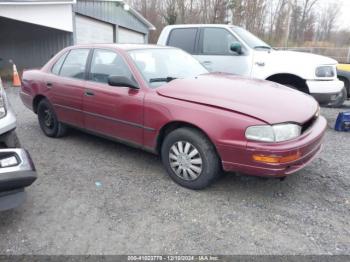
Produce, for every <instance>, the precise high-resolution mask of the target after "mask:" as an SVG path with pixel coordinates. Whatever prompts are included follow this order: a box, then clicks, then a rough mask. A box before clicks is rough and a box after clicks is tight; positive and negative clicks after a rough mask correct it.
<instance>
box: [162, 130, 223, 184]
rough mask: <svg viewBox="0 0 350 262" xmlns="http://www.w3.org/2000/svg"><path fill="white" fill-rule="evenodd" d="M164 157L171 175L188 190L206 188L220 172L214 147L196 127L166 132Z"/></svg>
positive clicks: (218, 160)
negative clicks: (167, 133)
mask: <svg viewBox="0 0 350 262" xmlns="http://www.w3.org/2000/svg"><path fill="white" fill-rule="evenodd" d="M161 156H162V161H163V164H164V166H165V168H166V170H167V172H168V174H169V175H170V177H171V178H172V179H173V180H174V181H175V182H176V183H178V184H179V185H181V186H183V187H186V188H189V189H194V190H199V189H204V188H206V187H208V186H209V185H211V184H212V183H213V182H214V181H215V180H216V179H217V178H218V177H219V176H220V174H221V164H220V159H219V157H218V155H217V153H216V149H215V147H214V146H213V144H212V143H211V142H210V141H209V140H208V139H207V138H206V137H205V136H204V135H203V134H202V133H201V132H200V131H198V130H196V129H193V128H179V129H177V130H175V131H173V132H171V133H170V134H169V135H167V136H166V138H165V140H164V142H163V144H162V149H161Z"/></svg>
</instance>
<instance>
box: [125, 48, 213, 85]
mask: <svg viewBox="0 0 350 262" xmlns="http://www.w3.org/2000/svg"><path fill="white" fill-rule="evenodd" d="M129 54H130V56H131V58H132V59H133V60H134V62H135V64H136V66H137V67H138V69H139V70H140V72H141V74H142V75H143V77H144V78H145V80H146V81H147V82H148V83H149V85H150V86H151V87H159V86H161V85H164V84H165V83H168V82H170V81H172V80H174V79H178V78H190V77H196V76H198V75H201V74H205V73H208V70H207V69H205V68H204V67H203V66H202V65H201V64H200V63H199V62H198V61H197V60H196V59H195V58H193V57H192V56H191V55H189V54H187V53H185V52H184V51H182V50H179V49H171V48H154V49H151V48H150V49H141V50H132V51H129Z"/></svg>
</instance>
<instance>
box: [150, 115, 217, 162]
mask: <svg viewBox="0 0 350 262" xmlns="http://www.w3.org/2000/svg"><path fill="white" fill-rule="evenodd" d="M183 127H188V128H193V129H196V130H198V131H199V132H201V133H202V134H203V135H204V136H205V137H206V138H207V139H208V140H209V141H210V143H212V145H213V146H214V148H215V150H216V154H217V156H218V157H219V159H220V161H221V158H220V155H219V154H218V151H217V148H216V146H215V143H214V142H213V140H212V139H211V138H210V137H209V135H208V134H207V133H206V132H204V130H203V129H202V128H200V127H198V126H196V125H194V124H192V123H188V122H186V121H172V122H169V123H167V124H165V125H164V126H163V127H162V128H161V129H160V131H159V132H158V136H157V144H156V152H157V153H158V154H160V151H161V148H162V144H163V141H164V139H165V137H166V136H167V135H168V134H170V133H171V132H172V131H174V130H176V129H179V128H183Z"/></svg>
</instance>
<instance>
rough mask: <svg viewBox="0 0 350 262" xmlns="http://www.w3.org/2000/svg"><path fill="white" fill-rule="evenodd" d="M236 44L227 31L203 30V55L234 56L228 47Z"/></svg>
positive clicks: (220, 29)
mask: <svg viewBox="0 0 350 262" xmlns="http://www.w3.org/2000/svg"><path fill="white" fill-rule="evenodd" d="M235 42H238V40H237V38H236V37H234V36H233V35H232V34H231V33H230V32H229V31H227V30H226V29H222V28H205V29H204V30H203V50H202V51H203V54H207V55H229V54H231V55H232V54H234V52H232V51H231V50H230V46H231V45H232V44H233V43H235Z"/></svg>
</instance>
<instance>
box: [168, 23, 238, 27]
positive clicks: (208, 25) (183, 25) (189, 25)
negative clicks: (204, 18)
mask: <svg viewBox="0 0 350 262" xmlns="http://www.w3.org/2000/svg"><path fill="white" fill-rule="evenodd" d="M167 27H168V28H193V27H221V28H232V27H238V26H235V25H227V24H182V25H181V24H179V25H168V26H167Z"/></svg>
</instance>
